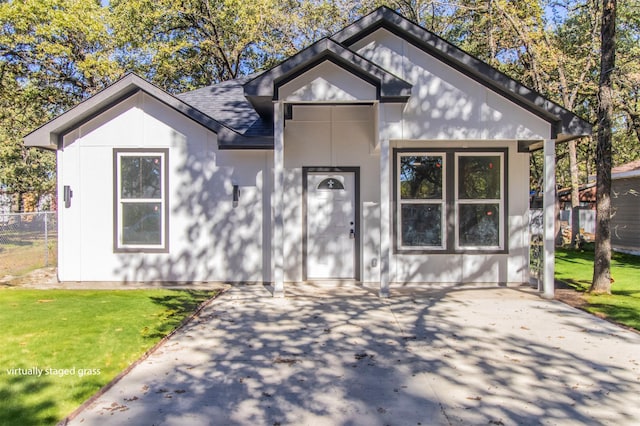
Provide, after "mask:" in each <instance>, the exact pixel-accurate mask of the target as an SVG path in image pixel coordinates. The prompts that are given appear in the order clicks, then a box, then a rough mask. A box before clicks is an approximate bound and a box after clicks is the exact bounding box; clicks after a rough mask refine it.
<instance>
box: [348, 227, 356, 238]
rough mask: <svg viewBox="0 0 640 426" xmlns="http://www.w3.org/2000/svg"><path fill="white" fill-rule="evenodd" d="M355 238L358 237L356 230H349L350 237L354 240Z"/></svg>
mask: <svg viewBox="0 0 640 426" xmlns="http://www.w3.org/2000/svg"><path fill="white" fill-rule="evenodd" d="M354 238H356V231H355V230H353V229H352V230H350V231H349V239H351V240H353V239H354Z"/></svg>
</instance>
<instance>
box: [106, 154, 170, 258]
mask: <svg viewBox="0 0 640 426" xmlns="http://www.w3.org/2000/svg"><path fill="white" fill-rule="evenodd" d="M167 157H168V150H130V149H126V150H125V149H122V150H117V149H116V150H114V204H115V206H114V218H115V221H114V222H115V223H114V247H115V250H116V251H138V252H157V251H165V250H166V249H167V223H168V222H167V221H168V203H167V160H168V159H167Z"/></svg>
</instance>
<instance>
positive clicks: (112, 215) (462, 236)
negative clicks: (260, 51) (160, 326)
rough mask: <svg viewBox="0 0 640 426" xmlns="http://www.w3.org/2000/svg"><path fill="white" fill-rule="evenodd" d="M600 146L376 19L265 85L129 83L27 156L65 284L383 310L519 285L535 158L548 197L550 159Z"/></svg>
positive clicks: (511, 86)
mask: <svg viewBox="0 0 640 426" xmlns="http://www.w3.org/2000/svg"><path fill="white" fill-rule="evenodd" d="M590 132H591V126H590V125H589V124H588V123H586V122H585V121H583V120H581V119H580V118H578V117H577V116H575V115H574V114H572V113H571V112H569V111H567V110H565V109H563V108H561V107H560V106H558V105H557V104H554V103H552V102H551V101H549V100H547V99H545V98H543V97H542V96H541V95H539V94H537V93H535V92H533V91H532V90H530V89H528V88H526V87H524V86H522V85H521V84H519V83H518V82H516V81H513V80H512V79H510V78H508V77H507V76H506V75H504V74H502V73H500V72H498V71H497V70H495V69H494V68H492V67H490V66H489V65H487V64H486V63H484V62H482V61H480V60H478V59H477V58H474V57H472V56H470V55H469V54H467V53H465V52H463V51H461V50H460V49H458V48H456V47H455V46H453V45H451V44H449V43H448V42H446V41H444V40H442V39H441V38H439V37H437V36H436V35H434V34H432V33H430V32H429V31H427V30H426V29H424V28H422V27H420V26H418V25H416V24H414V23H412V22H410V21H409V20H407V19H405V18H404V17H402V16H400V15H398V14H397V13H395V12H394V11H392V10H390V9H387V8H380V9H378V10H376V11H375V12H373V13H372V14H370V15H368V16H365V17H364V18H362V19H360V20H359V21H357V22H355V23H354V24H352V25H349V26H348V27H346V28H344V29H343V30H341V31H340V32H338V33H336V34H334V35H333V36H332V37H330V38H326V39H323V40H320V41H319V42H317V43H315V44H313V45H312V46H310V47H308V48H306V49H304V50H303V51H301V52H299V53H298V54H296V55H294V56H292V57H290V58H289V59H287V60H285V61H284V62H282V63H281V64H279V65H277V66H276V67H274V68H272V69H270V70H267V71H265V72H262V73H260V74H258V75H255V76H251V77H244V78H240V79H237V80H233V81H227V82H224V83H220V84H216V85H213V86H210V87H205V88H202V89H198V90H195V91H193V92H188V93H184V94H181V95H178V96H176V97H174V96H172V95H170V94H168V93H166V92H165V91H163V90H161V89H159V88H157V87H155V86H153V85H152V84H150V83H148V82H147V81H145V80H143V79H141V78H139V77H137V76H136V75H132V74H130V75H127V76H125V77H124V78H123V79H121V80H120V81H118V82H117V83H115V84H113V85H112V86H110V87H108V88H106V89H105V90H103V91H102V92H100V93H98V94H97V95H95V96H93V97H92V98H90V99H88V100H87V101H85V102H83V103H81V104H79V105H78V106H76V107H75V108H73V109H71V110H69V111H68V112H66V113H64V114H62V115H61V116H59V117H57V118H56V119H54V120H52V121H51V122H49V123H48V124H46V125H44V126H43V127H41V128H39V129H38V130H36V131H34V132H32V133H31V134H29V135H27V136H26V137H25V143H26V144H27V145H29V146H38V147H43V148H48V149H52V150H56V151H57V153H58V191H59V194H58V195H59V200H60V202H59V215H60V217H59V227H60V229H59V235H60V241H59V256H58V262H59V264H58V274H59V279H60V280H61V281H177V282H202V281H224V282H266V283H273V285H274V289H275V292H276V293H281V292H282V291H283V288H284V283H287V285H290V284H289V283H299V282H305V281H321V280H333V281H335V280H339V281H355V282H362V283H375V285H379V288H380V293H381V294H382V295H387V294H388V291H389V285H390V284H406V283H416V284H418V285H425V286H428V285H430V284H432V283H483V282H486V283H524V282H528V280H529V276H528V273H529V272H528V271H529V268H528V251H529V237H528V227H527V225H528V187H529V155H530V152H531V151H532V150H534V149H540V148H542V147H543V146H544V149H545V154H546V157H547V161H546V165H547V166H548V170H547V172H546V173H547V175H546V176H547V177H548V180H547V184H546V186H547V191H551V192H550V193H551V194H552V193H553V190H554V185H555V181H554V178H553V172H554V166H553V165H554V146H555V143H558V142H564V141H568V140H570V139H573V138H577V137H580V136H583V135H586V134H589V133H590ZM550 199H551V201H550V203H548V205H547V210H546V211H547V213H548V214H550V215H553V197H550ZM551 217H552V216H551ZM552 225H553V220H551V226H552ZM548 231H549V232H548V235H549V236H550V240H549V241H550V244H551V245H550V246H547V249H548V250H547V254H548V256H547V265H548V267H550V268H551V270H550V273H551V277H552V274H553V269H552V268H553V266H552V261H553V230H552V228H550V230H548ZM549 264H550V266H549ZM547 278H548V277H547ZM547 281H548V282H551V283H552V281H553V280H552V279H550V280H549V279H548V280H547ZM550 285H552V284H550ZM551 289H552V287H551ZM548 291H549V290H548V288H546V289H545V292H547V293H548ZM551 291H552V290H551Z"/></svg>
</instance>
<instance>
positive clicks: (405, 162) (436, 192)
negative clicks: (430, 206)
mask: <svg viewBox="0 0 640 426" xmlns="http://www.w3.org/2000/svg"><path fill="white" fill-rule="evenodd" d="M400 197H401V198H402V199H405V200H407V199H429V200H441V199H442V156H440V155H433V156H415V155H403V156H401V157H400Z"/></svg>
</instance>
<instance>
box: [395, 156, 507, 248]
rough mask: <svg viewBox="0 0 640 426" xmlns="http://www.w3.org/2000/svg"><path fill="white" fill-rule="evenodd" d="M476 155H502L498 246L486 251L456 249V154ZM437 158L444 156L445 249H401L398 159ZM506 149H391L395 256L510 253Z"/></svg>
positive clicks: (457, 244) (457, 243)
mask: <svg viewBox="0 0 640 426" xmlns="http://www.w3.org/2000/svg"><path fill="white" fill-rule="evenodd" d="M474 153H478V154H480V155H491V154H493V153H495V154H496V155H501V158H502V162H503V164H502V192H501V200H502V203H501V205H502V211H500V214H501V215H502V220H501V222H502V223H501V225H502V226H500V228H499V230H500V235H499V237H498V239H499V241H500V243H501V246H499V247H491V248H486V247H483V246H474V247H468V246H459V242H458V228H457V227H458V223H457V219H458V218H457V215H458V211H457V210H458V203H457V202H456V190H457V188H456V185H457V183H458V182H457V179H456V176H457V174H458V164H457V158H458V156H457V155H456V154H463V155H473V154H474ZM407 154H412V155H424V156H429V155H432V154H433V155H439V154H444V156H445V157H446V159H445V164H446V165H447V167H446V168H445V176H444V177H443V181H444V182H443V186H444V198H445V202H444V204H443V205H444V208H445V212H444V216H445V218H444V224H445V225H444V228H443V235H442V239H443V240H444V243H445V247H444V248H434V249H432V248H425V247H423V246H421V247H418V248H412V247H411V246H402V244H401V238H402V236H401V235H400V232H399V229H400V228H399V227H400V225H401V224H400V223H399V222H400V220H401V218H400V206H401V204H402V203H401V202H400V201H401V200H400V194H399V193H398V187H399V180H400V176H399V173H400V170H399V169H398V167H399V166H398V164H399V156H401V155H407ZM508 158H509V148H507V147H499V148H498V147H496V148H435V147H434V148H422V147H413V148H409V147H407V148H394V149H393V208H392V210H393V212H392V222H393V223H392V228H393V234H392V235H393V252H394V254H508V253H509V235H508V222H509V186H508V176H509V161H508Z"/></svg>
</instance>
